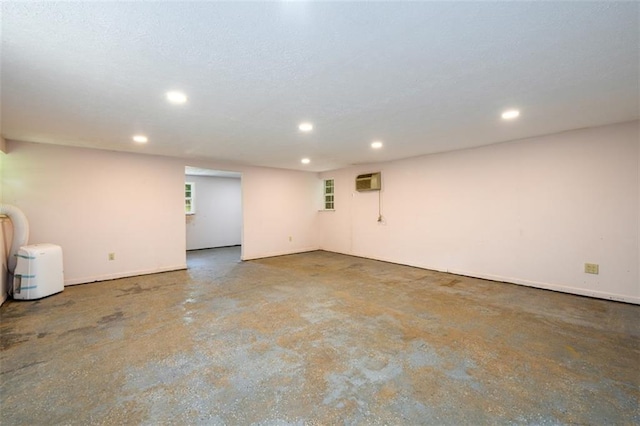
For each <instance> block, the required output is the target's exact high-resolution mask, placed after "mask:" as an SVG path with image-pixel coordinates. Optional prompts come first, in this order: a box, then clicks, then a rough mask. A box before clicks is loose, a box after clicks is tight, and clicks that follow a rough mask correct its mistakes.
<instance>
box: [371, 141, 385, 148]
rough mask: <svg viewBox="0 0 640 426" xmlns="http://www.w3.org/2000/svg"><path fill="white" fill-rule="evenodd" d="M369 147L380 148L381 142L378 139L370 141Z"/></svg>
mask: <svg viewBox="0 0 640 426" xmlns="http://www.w3.org/2000/svg"><path fill="white" fill-rule="evenodd" d="M371 148H373V149H380V148H382V142H380V141H374V142H372V143H371Z"/></svg>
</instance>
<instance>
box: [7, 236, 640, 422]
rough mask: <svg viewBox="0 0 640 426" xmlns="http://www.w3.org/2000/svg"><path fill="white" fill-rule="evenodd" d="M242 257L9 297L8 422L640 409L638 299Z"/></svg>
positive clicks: (565, 417) (549, 416) (420, 417)
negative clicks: (33, 297)
mask: <svg viewBox="0 0 640 426" xmlns="http://www.w3.org/2000/svg"><path fill="white" fill-rule="evenodd" d="M237 259H239V249H238V248H230V249H229V248H227V249H216V250H206V251H197V252H192V253H190V254H189V256H188V262H189V270H188V271H178V272H170V273H164V274H157V275H151V276H144V277H134V278H127V279H121V280H114V281H109V282H103V283H95V284H87V285H82V286H75V287H67V288H66V289H65V291H64V292H63V293H61V294H59V295H55V296H52V297H49V298H46V299H43V300H40V301H28V302H14V301H8V302H6V303H5V305H3V306H2V308H0V316H1V319H2V323H1V329H0V331H1V336H0V344H1V347H2V355H1V358H0V360H1V362H2V364H1V366H0V371H1V376H0V377H1V378H2V384H1V392H2V393H1V403H2V405H1V407H0V408H1V412H0V413H1V414H0V423H2V424H3V425H19V424H24V425H41V424H84V425H86V424H229V425H234V424H260V425H277V424H278V425H279V424H323V425H326V424H349V425H350V424H394V425H397V424H410V425H416V424H437V425H442V424H455V425H463V424H464V425H470V424H473V425H479V424H514V423H515V424H580V425H612V424H639V423H640V411H639V408H638V403H639V398H640V390H639V385H640V372H639V365H640V363H639V361H640V329H639V328H640V324H639V319H640V306H634V305H628V304H623V303H615V302H609V301H604V300H596V299H589V298H584V297H579V296H572V295H567V294H561V293H554V292H550V291H544V290H537V289H532V288H527V287H521V286H516V285H510V284H502V283H495V282H491V281H484V280H479V279H472V278H465V277H460V276H455V275H449V274H444V273H437V272H433V271H428V270H422V269H417V268H411V267H406V266H400V265H393V264H387V263H382V262H376V261H372V260H366V259H360V258H355V257H350V256H344V255H339V254H334V253H327V252H321V251H319V252H312V253H306V254H299V255H291V256H283V257H277V258H270V259H263V260H257V261H251V262H242V263H240V262H238V261H237Z"/></svg>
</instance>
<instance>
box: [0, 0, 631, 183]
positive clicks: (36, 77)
mask: <svg viewBox="0 0 640 426" xmlns="http://www.w3.org/2000/svg"><path fill="white" fill-rule="evenodd" d="M1 7H2V9H1V11H2V68H1V75H2V81H1V83H2V129H1V132H2V134H3V135H4V136H5V138H7V139H15V140H24V141H33V142H45V143H54V144H64V145H75V146H86V147H95V148H103V149H110V150H119V151H132V152H143V153H152V154H160V155H171V156H179V157H187V158H206V159H217V160H223V161H229V162H237V163H243V164H252V165H262V166H272V167H281V168H290V169H300V170H312V171H322V170H329V169H334V168H338V167H342V166H346V165H349V164H357V163H368V162H376V161H383V160H392V159H398V158H405V157H410V156H416V155H420V154H427V153H435V152H442V151H449V150H455V149H462V148H467V147H473V146H480V145H486V144H491V143H496V142H501V141H508V140H513V139H519V138H525V137H530V136H536V135H541V134H548V133H553V132H558V131H563V130H569V129H575V128H582V127H588V126H596V125H602V124H607V123H614V122H621V121H627V120H632V119H636V118H638V117H639V116H640V113H639V107H638V103H639V63H640V58H639V49H640V45H639V27H640V24H639V16H640V10H639V8H640V4H639V3H637V2H559V1H558V2H401V3H393V2H304V1H295V2H294V1H287V2H269V3H266V2H265V3H244V2H236V3H232V2H225V3H215V2H99V3H95V2H36V3H32V2H12V1H6V0H5V1H4V2H2V4H1ZM171 89H179V90H183V91H184V92H185V93H186V94H187V95H188V97H189V101H188V102H187V104H185V105H182V106H176V105H172V104H169V103H167V102H166V101H165V99H164V94H165V92H166V91H168V90H171ZM509 107H515V108H519V109H520V110H521V112H522V115H521V117H520V118H519V119H518V120H515V121H512V122H504V121H502V120H501V119H500V117H499V114H500V112H501V111H503V110H504V109H506V108H509ZM303 120H308V121H311V122H313V123H314V126H315V129H314V131H313V132H312V133H311V134H303V133H301V132H299V131H298V129H297V125H298V123H300V122H301V121H303ZM138 133H143V134H145V135H147V136H148V137H149V143H147V144H146V145H136V144H134V143H133V142H131V137H132V136H133V135H134V134H138ZM374 139H381V140H383V141H384V143H385V145H384V147H383V148H382V149H381V150H378V151H374V150H372V149H371V148H370V147H369V144H370V143H371V141H373V140H374ZM302 157H309V158H311V164H309V165H302V164H301V163H300V159H301V158H302Z"/></svg>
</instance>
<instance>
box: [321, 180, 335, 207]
mask: <svg viewBox="0 0 640 426" xmlns="http://www.w3.org/2000/svg"><path fill="white" fill-rule="evenodd" d="M329 180H330V181H332V182H333V192H332V193H330V194H327V193H326V192H325V191H326V189H327V181H329ZM327 195H332V196H333V208H332V209H328V208H327ZM320 211H323V212H334V211H336V180H335V179H334V178H327V179H322V209H321V210H320Z"/></svg>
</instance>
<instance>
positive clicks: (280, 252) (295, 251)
mask: <svg viewBox="0 0 640 426" xmlns="http://www.w3.org/2000/svg"><path fill="white" fill-rule="evenodd" d="M318 250H320V248H318V247H307V248H301V249H297V250H294V251H279V252H270V253H264V254H259V255H253V256H244V257H243V258H242V260H256V259H265V258H267V257H277V256H287V255H289V254H299V253H308V252H310V251H318Z"/></svg>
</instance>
